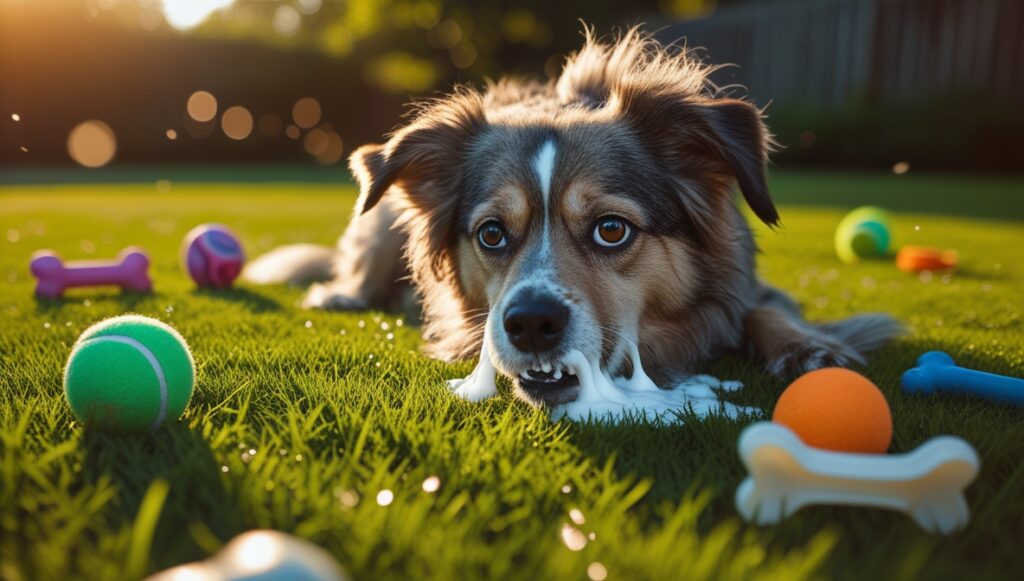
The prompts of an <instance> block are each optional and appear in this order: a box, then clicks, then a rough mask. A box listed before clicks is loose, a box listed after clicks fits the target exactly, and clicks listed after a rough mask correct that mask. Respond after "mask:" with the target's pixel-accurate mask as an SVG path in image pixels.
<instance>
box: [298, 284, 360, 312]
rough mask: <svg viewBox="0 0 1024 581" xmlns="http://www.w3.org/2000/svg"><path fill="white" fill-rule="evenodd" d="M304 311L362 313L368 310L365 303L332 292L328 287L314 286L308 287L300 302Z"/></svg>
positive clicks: (322, 285) (323, 285)
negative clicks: (319, 310)
mask: <svg viewBox="0 0 1024 581" xmlns="http://www.w3.org/2000/svg"><path fill="white" fill-rule="evenodd" d="M302 306H303V308H306V309H323V310H325V311H362V310H366V309H367V308H368V305H367V304H366V301H364V300H362V299H356V298H353V297H350V296H348V295H346V294H342V293H340V292H337V291H335V290H332V289H331V287H330V286H329V285H325V284H320V283H317V284H314V285H313V286H311V287H309V290H308V291H307V292H306V297H305V298H304V299H303V300H302Z"/></svg>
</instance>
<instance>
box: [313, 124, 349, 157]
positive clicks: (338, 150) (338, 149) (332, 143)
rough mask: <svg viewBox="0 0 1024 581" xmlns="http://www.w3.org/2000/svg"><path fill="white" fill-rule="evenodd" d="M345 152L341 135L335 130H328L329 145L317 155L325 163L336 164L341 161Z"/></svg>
mask: <svg viewBox="0 0 1024 581" xmlns="http://www.w3.org/2000/svg"><path fill="white" fill-rule="evenodd" d="M344 152H345V148H344V145H343V144H342V142H341V136H340V135H338V134H337V133H335V132H333V131H328V132H327V147H325V148H324V150H323V152H322V153H320V154H319V155H317V156H316V160H317V161H318V162H320V163H322V164H323V165H334V164H336V163H338V162H339V161H341V156H342V154H343V153H344Z"/></svg>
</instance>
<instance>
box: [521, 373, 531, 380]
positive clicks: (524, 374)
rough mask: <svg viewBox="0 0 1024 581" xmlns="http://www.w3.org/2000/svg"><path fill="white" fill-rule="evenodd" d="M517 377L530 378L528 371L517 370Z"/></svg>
mask: <svg viewBox="0 0 1024 581" xmlns="http://www.w3.org/2000/svg"><path fill="white" fill-rule="evenodd" d="M519 377H522V378H523V379H527V380H528V379H530V372H529V371H520V372H519Z"/></svg>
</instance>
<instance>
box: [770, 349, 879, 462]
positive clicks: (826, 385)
mask: <svg viewBox="0 0 1024 581" xmlns="http://www.w3.org/2000/svg"><path fill="white" fill-rule="evenodd" d="M772 421H773V422H776V423H778V424H782V425H783V426H786V427H787V428H789V429H791V430H793V432H795V433H796V435H797V436H800V439H801V440H803V441H804V443H805V444H807V445H808V446H813V447H815V448H824V449H826V450H835V451H837V452H858V453H865V454H884V453H885V451H886V450H888V449H889V444H890V443H891V442H892V412H891V411H890V410H889V403H888V402H886V401H885V396H884V395H882V391H881V390H879V389H878V387H877V386H875V384H874V383H871V380H869V379H868V378H866V377H864V376H863V375H861V374H859V373H856V372H853V371H850V370H849V369H839V368H836V367H831V368H827V369H817V370H815V371H811V372H810V373H806V374H804V375H802V376H800V377H799V378H797V380H796V381H794V382H793V383H791V384H789V387H787V388H786V391H784V392H782V397H780V398H779V401H778V403H776V404H775V413H774V414H772Z"/></svg>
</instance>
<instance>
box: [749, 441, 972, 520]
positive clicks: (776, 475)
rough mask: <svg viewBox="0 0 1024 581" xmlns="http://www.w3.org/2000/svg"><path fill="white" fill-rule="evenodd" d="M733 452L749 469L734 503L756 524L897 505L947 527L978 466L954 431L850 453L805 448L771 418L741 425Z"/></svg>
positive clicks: (965, 514) (963, 503)
mask: <svg viewBox="0 0 1024 581" xmlns="http://www.w3.org/2000/svg"><path fill="white" fill-rule="evenodd" d="M739 454H740V459H741V460H742V461H743V464H744V465H745V466H746V467H747V470H748V471H749V473H750V475H749V476H748V477H747V478H746V479H745V480H744V481H743V483H742V484H740V487H739V488H738V489H737V490H736V509H737V510H738V511H739V513H740V516H742V517H743V519H744V520H746V521H748V522H750V521H753V522H754V523H756V524H759V525H764V524H772V523H777V522H779V521H781V520H782V519H783V518H785V517H787V516H790V515H792V514H793V513H795V512H796V511H798V510H800V509H801V508H803V507H805V506H809V505H821V504H837V505H849V506H872V507H879V508H888V509H893V510H899V511H903V512H905V513H906V514H908V515H909V516H910V517H911V518H912V519H914V521H915V522H917V524H918V525H919V526H920V527H921V528H922V529H924V530H926V531H928V532H932V533H942V534H949V533H952V532H953V531H956V530H958V529H961V528H963V527H964V526H965V525H966V524H967V521H968V520H969V519H970V511H969V509H968V507H967V500H966V499H965V498H964V494H963V490H964V488H966V487H967V486H968V485H969V484H970V483H971V482H973V481H974V479H975V477H977V475H978V470H979V468H980V461H979V459H978V454H977V452H975V450H974V448H973V447H971V445H970V444H968V443H967V442H965V441H963V440H961V439H960V438H955V437H953V436H939V437H937V438H932V439H931V440H929V441H927V442H925V443H924V444H922V445H921V446H919V447H918V448H917V449H916V450H914V451H912V452H909V453H907V454H896V455H891V456H890V455H884V454H850V453H844V452H830V451H827V450H818V449H815V448H811V447H809V446H807V445H806V444H804V443H803V442H801V441H800V438H798V437H797V436H796V434H794V433H793V432H791V431H790V430H789V429H788V428H786V427H784V426H781V425H779V424H775V423H772V422H758V423H756V424H753V425H751V426H748V427H747V428H746V429H744V430H743V433H742V434H740V439H739Z"/></svg>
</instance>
